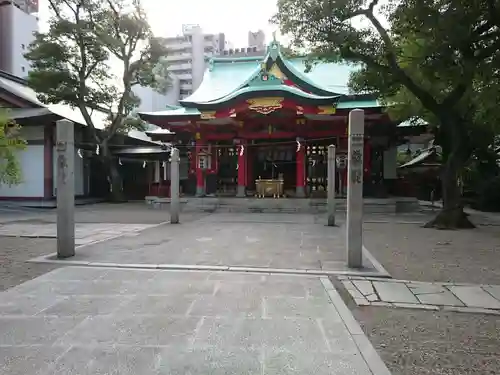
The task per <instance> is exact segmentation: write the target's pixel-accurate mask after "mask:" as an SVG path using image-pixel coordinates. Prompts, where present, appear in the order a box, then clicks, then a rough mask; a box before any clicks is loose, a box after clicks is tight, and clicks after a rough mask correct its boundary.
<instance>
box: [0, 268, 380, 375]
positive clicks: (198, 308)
mask: <svg viewBox="0 0 500 375" xmlns="http://www.w3.org/2000/svg"><path fill="white" fill-rule="evenodd" d="M0 373H1V374H9V375H35V374H36V375H49V374H50V375H57V374H61V375H63V374H64V375H71V374H75V375H76V374H78V375H84V374H89V375H90V374H92V375H94V374H108V373H116V374H120V375H127V374H130V375H132V374H133V375H136V374H141V375H149V374H155V375H160V374H165V375H166V374H169V375H170V374H179V375H185V374H191V375H197V374H200V375H206V374H213V375H218V374H221V375H222V374H242V373H245V374H255V375H257V374H259V375H261V374H273V375H277V374H297V375H299V374H300V375H303V374H315V375H323V374H325V375H326V374H328V375H332V374H333V375H335V374H338V375H389V373H388V371H387V368H386V367H385V365H384V364H383V362H382V361H381V360H380V358H379V356H378V354H377V353H376V352H375V350H374V349H373V347H372V345H371V344H370V342H369V341H368V340H367V338H366V336H365V335H364V334H363V332H362V331H361V328H360V327H359V325H358V324H357V323H356V321H355V320H354V318H353V316H352V315H351V313H350V311H349V310H348V309H347V307H346V305H345V304H344V303H343V302H342V300H341V298H340V296H339V295H338V293H337V292H336V291H335V289H334V287H333V285H332V284H331V283H330V282H329V280H328V279H327V278H321V279H320V278H318V277H308V276H291V275H286V276H285V275H262V274H237V273H228V272H221V273H216V272H210V273H208V272H193V271H192V272H175V271H158V270H155V271H148V270H124V269H105V268H91V267H82V268H77V267H65V268H60V269H58V270H55V271H52V272H50V273H47V274H45V275H44V276H41V277H38V278H36V279H34V280H31V281H28V282H26V283H24V284H21V285H19V286H17V287H15V288H12V289H10V290H8V291H6V292H3V293H1V294H0Z"/></svg>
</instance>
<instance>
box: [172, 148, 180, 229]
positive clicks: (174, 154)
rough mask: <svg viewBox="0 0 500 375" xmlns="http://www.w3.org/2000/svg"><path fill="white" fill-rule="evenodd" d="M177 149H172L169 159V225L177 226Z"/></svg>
mask: <svg viewBox="0 0 500 375" xmlns="http://www.w3.org/2000/svg"><path fill="white" fill-rule="evenodd" d="M179 164H180V157H179V149H177V148H174V149H172V155H171V157H170V224H179V211H180V204H181V202H180V197H179Z"/></svg>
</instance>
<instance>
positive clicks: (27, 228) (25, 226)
mask: <svg viewBox="0 0 500 375" xmlns="http://www.w3.org/2000/svg"><path fill="white" fill-rule="evenodd" d="M154 226H155V225H153V224H116V223H77V224H75V243H76V244H77V245H88V244H90V243H95V242H100V241H106V240H110V239H112V238H116V237H121V236H136V235H138V234H139V232H140V231H143V230H144V229H147V228H152V227H154ZM2 236H3V237H29V238H57V228H56V224H54V223H43V222H41V223H29V222H15V223H8V224H4V225H1V226H0V237H2Z"/></svg>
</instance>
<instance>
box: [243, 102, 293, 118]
mask: <svg viewBox="0 0 500 375" xmlns="http://www.w3.org/2000/svg"><path fill="white" fill-rule="evenodd" d="M283 100H285V99H284V98H255V99H248V100H247V103H248V109H250V110H252V111H255V112H257V113H260V114H263V115H268V114H270V113H272V112H274V111H276V110H277V109H281V108H283Z"/></svg>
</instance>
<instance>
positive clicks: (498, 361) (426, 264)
mask: <svg viewBox="0 0 500 375" xmlns="http://www.w3.org/2000/svg"><path fill="white" fill-rule="evenodd" d="M428 218H430V216H429V217H426V216H422V217H420V218H417V219H418V220H422V221H426V219H428ZM473 219H475V220H474V221H475V222H476V223H480V222H481V218H473ZM390 221H391V222H388V223H373V222H368V223H365V224H364V243H365V246H366V247H367V248H368V249H369V250H370V252H371V253H372V254H373V255H374V256H375V258H377V260H378V261H379V262H381V263H382V264H383V265H384V267H385V268H386V269H387V270H388V271H389V273H391V275H392V276H393V277H394V278H399V279H405V280H420V281H454V282H464V283H490V284H500V226H498V225H489V226H479V227H478V228H477V229H474V230H465V231H439V230H434V229H424V228H421V227H420V226H419V225H417V224H401V223H399V224H398V223H397V221H404V218H399V220H398V219H396V220H390ZM409 221H411V220H409ZM489 224H491V220H490V223H489ZM335 284H336V286H337V287H338V288H339V290H340V292H341V294H342V296H343V298H344V300H345V301H346V302H347V303H348V305H349V307H350V308H351V310H352V312H353V313H354V315H355V317H356V319H357V320H358V321H359V322H360V324H361V325H362V327H363V330H364V331H365V333H366V334H367V335H368V337H369V338H370V341H371V342H372V343H373V345H374V346H375V348H376V349H377V351H378V352H379V354H380V355H381V356H382V359H383V360H384V362H385V363H386V365H387V367H388V368H389V369H390V370H391V372H392V375H430V374H432V375H472V374H474V375H492V374H500V316H494V315H482V314H464V313H453V312H442V311H439V312H435V311H423V310H411V309H402V308H385V307H368V306H367V307H358V306H356V305H355V304H354V302H353V301H352V299H351V298H350V297H349V295H348V294H347V291H345V289H343V287H340V286H339V283H338V282H336V283H335Z"/></svg>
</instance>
